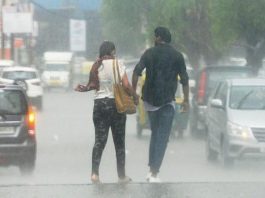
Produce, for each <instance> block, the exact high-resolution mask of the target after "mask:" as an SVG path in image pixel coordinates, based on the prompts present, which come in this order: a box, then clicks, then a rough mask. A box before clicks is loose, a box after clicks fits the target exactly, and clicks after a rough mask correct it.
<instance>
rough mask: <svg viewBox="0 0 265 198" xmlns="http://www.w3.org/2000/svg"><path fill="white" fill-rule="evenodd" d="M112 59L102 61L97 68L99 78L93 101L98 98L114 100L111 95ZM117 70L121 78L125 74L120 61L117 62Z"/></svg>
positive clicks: (112, 80) (112, 78) (112, 81)
mask: <svg viewBox="0 0 265 198" xmlns="http://www.w3.org/2000/svg"><path fill="white" fill-rule="evenodd" d="M114 61H115V62H116V60H114V59H107V60H103V61H102V64H101V66H100V67H99V68H98V77H99V90H97V91H96V93H95V99H99V98H106V97H107V98H114V94H113V90H112V89H113V83H114V75H113V64H114ZM118 66H119V67H118V68H119V72H120V76H121V77H122V76H123V75H124V74H125V66H124V64H123V62H122V61H118Z"/></svg>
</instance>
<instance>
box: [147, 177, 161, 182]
mask: <svg viewBox="0 0 265 198" xmlns="http://www.w3.org/2000/svg"><path fill="white" fill-rule="evenodd" d="M149 182H150V183H161V180H160V178H159V177H157V176H156V177H154V176H152V175H151V177H150V178H149Z"/></svg>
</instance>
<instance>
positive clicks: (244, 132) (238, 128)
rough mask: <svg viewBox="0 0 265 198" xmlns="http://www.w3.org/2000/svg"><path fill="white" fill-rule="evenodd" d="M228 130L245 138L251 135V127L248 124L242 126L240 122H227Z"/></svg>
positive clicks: (231, 133)
mask: <svg viewBox="0 0 265 198" xmlns="http://www.w3.org/2000/svg"><path fill="white" fill-rule="evenodd" d="M227 131H228V134H230V135H233V136H239V137H242V138H244V139H247V138H249V137H250V136H251V132H250V128H249V127H246V126H242V125H239V124H235V123H232V122H228V123H227Z"/></svg>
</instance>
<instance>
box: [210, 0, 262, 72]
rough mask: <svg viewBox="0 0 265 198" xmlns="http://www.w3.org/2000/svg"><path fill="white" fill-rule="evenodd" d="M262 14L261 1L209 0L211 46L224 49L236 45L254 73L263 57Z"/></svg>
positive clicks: (260, 64)
mask: <svg viewBox="0 0 265 198" xmlns="http://www.w3.org/2000/svg"><path fill="white" fill-rule="evenodd" d="M264 10H265V1H264V0H255V1H251V0H229V1H228V0H213V7H212V20H213V24H214V25H213V29H212V30H213V34H214V38H215V45H216V46H220V47H221V49H225V48H226V47H227V46H229V45H230V44H233V43H234V42H235V41H240V44H241V45H243V46H244V47H245V49H246V52H247V54H246V59H247V65H249V66H252V67H253V68H254V69H255V70H257V69H259V68H260V67H261V66H262V59H263V58H264V54H265V23H264V21H265V15H264V14H263V12H264Z"/></svg>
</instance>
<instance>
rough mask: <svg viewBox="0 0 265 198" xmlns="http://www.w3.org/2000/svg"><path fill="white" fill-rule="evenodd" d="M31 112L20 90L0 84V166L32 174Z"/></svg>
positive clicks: (32, 128)
mask: <svg viewBox="0 0 265 198" xmlns="http://www.w3.org/2000/svg"><path fill="white" fill-rule="evenodd" d="M35 160H36V135H35V113H34V109H33V108H32V107H31V106H30V104H29V102H28V98H27V95H26V93H25V91H24V90H23V88H22V87H21V86H18V85H0V166H10V165H15V166H18V167H19V169H20V171H21V173H22V174H30V173H32V172H33V171H34V168H35Z"/></svg>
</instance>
